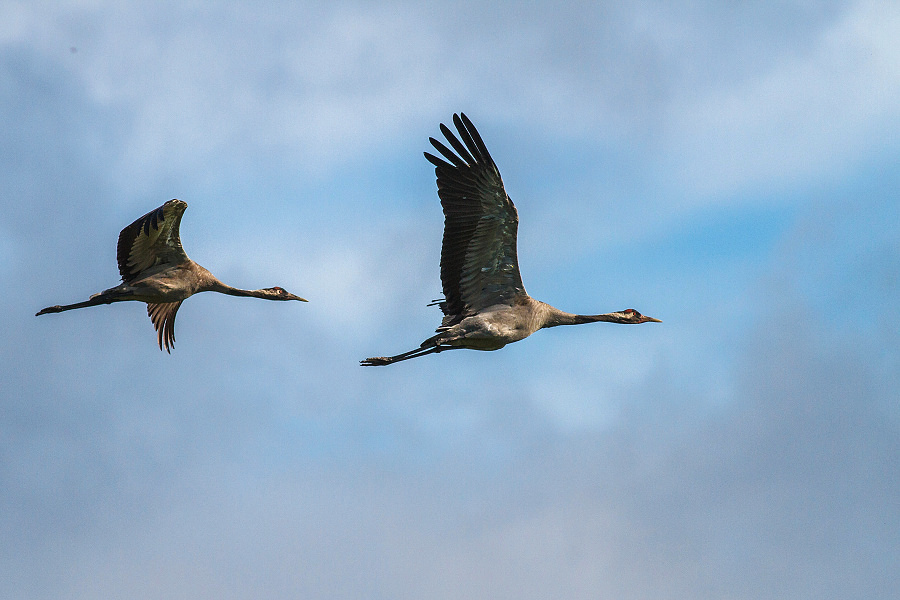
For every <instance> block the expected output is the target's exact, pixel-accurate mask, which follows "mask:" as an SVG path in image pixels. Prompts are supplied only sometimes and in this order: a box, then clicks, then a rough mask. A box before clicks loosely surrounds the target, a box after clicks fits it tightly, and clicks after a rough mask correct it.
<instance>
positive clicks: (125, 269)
mask: <svg viewBox="0 0 900 600" xmlns="http://www.w3.org/2000/svg"><path fill="white" fill-rule="evenodd" d="M186 208H187V203H186V202H182V201H181V200H169V201H168V202H166V203H165V204H163V205H162V206H160V207H159V208H156V209H154V210H151V211H150V212H148V213H147V214H146V215H144V216H143V217H141V218H140V219H137V220H136V221H135V222H134V223H132V224H131V225H129V226H128V227H126V228H125V229H123V230H122V232H121V233H120V234H119V243H118V246H117V248H116V258H117V259H118V262H119V274H120V275H121V276H122V281H125V282H127V281H130V280H132V279H134V278H135V277H137V276H138V275H140V274H141V273H142V272H143V271H146V270H147V269H149V268H151V267H154V266H156V265H159V264H163V263H168V264H178V263H181V262H184V261H185V260H187V255H186V254H185V253H184V249H183V248H182V247H181V236H180V233H179V227H180V225H181V217H182V215H184V210H185V209H186Z"/></svg>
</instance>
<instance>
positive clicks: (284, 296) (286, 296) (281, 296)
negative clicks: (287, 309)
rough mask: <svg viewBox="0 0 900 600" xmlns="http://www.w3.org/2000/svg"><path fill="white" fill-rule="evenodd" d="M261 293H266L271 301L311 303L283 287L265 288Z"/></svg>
mask: <svg viewBox="0 0 900 600" xmlns="http://www.w3.org/2000/svg"><path fill="white" fill-rule="evenodd" d="M261 291H263V292H266V298H268V299H269V300H299V301H300V302H309V301H308V300H307V299H306V298H301V297H300V296H295V295H294V294H292V293H290V292H289V291H287V290H286V289H284V288H283V287H278V286H275V287H270V288H264V289H263V290H261Z"/></svg>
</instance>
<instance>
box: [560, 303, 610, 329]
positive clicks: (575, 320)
mask: <svg viewBox="0 0 900 600" xmlns="http://www.w3.org/2000/svg"><path fill="white" fill-rule="evenodd" d="M548 306H549V305H548ZM550 308H551V309H552V310H550V311H549V314H548V315H547V319H546V321H545V324H544V327H556V326H558V325H582V324H584V323H597V322H599V321H605V322H607V323H626V322H627V321H626V320H625V319H623V318H622V314H621V313H604V314H602V315H575V314H572V313H567V312H564V311H561V310H559V309H557V308H554V307H552V306H550Z"/></svg>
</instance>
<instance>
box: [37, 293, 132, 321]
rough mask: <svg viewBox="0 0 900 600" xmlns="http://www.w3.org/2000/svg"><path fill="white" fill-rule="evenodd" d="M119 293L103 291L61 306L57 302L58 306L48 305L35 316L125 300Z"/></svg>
mask: <svg viewBox="0 0 900 600" xmlns="http://www.w3.org/2000/svg"><path fill="white" fill-rule="evenodd" d="M124 299H125V298H123V297H122V296H121V295H119V294H104V293H103V292H101V293H99V294H96V295H94V296H91V298H90V300H85V301H84V302H76V303H75V304H63V305H62V306H60V305H59V304H57V305H56V306H48V307H47V308H44V309H42V310H40V311H38V312H37V313H35V315H34V316H36V317H39V316H41V315H46V314H48V313H58V312H63V311H66V310H74V309H76V308H87V307H88V306H98V305H100V304H112V303H113V302H117V301H119V300H124Z"/></svg>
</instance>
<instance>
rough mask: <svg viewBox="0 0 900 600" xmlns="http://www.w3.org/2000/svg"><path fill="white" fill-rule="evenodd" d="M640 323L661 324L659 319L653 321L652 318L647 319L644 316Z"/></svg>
mask: <svg viewBox="0 0 900 600" xmlns="http://www.w3.org/2000/svg"><path fill="white" fill-rule="evenodd" d="M641 323H662V321H660V320H659V319H654V318H653V317H648V316H646V315H644V318H643V319H641Z"/></svg>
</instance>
